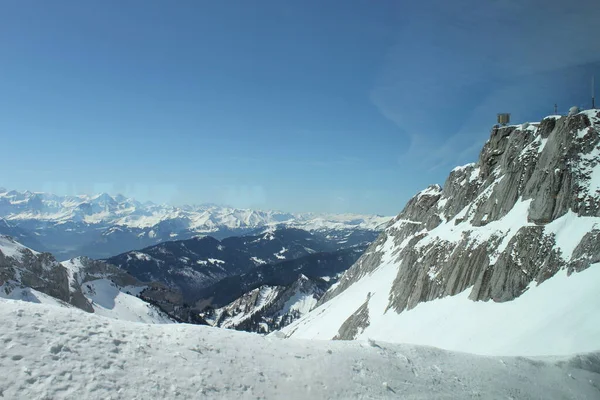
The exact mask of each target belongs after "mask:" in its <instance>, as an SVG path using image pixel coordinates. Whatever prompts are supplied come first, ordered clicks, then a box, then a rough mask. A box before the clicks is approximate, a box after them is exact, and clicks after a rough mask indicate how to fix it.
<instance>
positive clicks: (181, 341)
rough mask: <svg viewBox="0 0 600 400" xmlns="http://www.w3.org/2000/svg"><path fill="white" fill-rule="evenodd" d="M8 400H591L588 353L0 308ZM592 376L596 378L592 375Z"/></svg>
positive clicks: (25, 306)
mask: <svg viewBox="0 0 600 400" xmlns="http://www.w3.org/2000/svg"><path fill="white" fill-rule="evenodd" d="M0 318H1V320H2V322H3V323H2V324H0V342H1V343H2V344H3V346H4V348H3V351H2V353H0V372H2V373H0V396H1V397H3V398H7V399H15V400H19V399H57V400H58V399H73V398H84V399H113V400H115V399H139V400H142V399H176V398H182V399H193V398H196V399H198V398H219V399H257V398H260V399H306V398H314V399H325V398H327V399H354V398H360V399H382V398H404V399H424V398H455V399H466V398H495V399H525V398H543V399H566V398H569V399H571V398H573V399H575V398H578V399H593V398H598V396H599V395H600V374H599V373H598V372H597V371H598V367H599V366H598V357H599V355H600V354H599V353H595V354H586V355H580V356H577V357H572V358H557V357H553V358H544V359H539V358H538V359H528V358H524V357H516V358H513V357H502V358H500V357H485V356H475V355H469V354H464V353H453V352H448V351H444V350H440V349H436V348H431V347H420V346H413V345H401V344H387V343H384V342H376V341H373V340H371V341H369V342H357V341H353V342H325V341H305V340H292V339H287V340H282V339H278V338H275V337H262V336H258V335H253V334H249V333H242V332H233V331H228V330H223V329H217V328H209V327H203V326H194V325H185V324H173V325H144V324H133V323H131V322H125V321H117V320H112V319H107V318H103V317H100V316H96V315H93V314H86V313H83V312H82V311H80V310H77V309H66V308H59V307H53V306H47V305H40V304H32V303H25V302H20V301H12V300H0ZM594 371H596V372H594Z"/></svg>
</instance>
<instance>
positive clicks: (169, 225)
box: [0, 190, 391, 259]
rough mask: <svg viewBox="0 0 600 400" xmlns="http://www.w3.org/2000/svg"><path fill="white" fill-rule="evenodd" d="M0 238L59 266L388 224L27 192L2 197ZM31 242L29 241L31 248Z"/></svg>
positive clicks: (339, 217)
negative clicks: (211, 242)
mask: <svg viewBox="0 0 600 400" xmlns="http://www.w3.org/2000/svg"><path fill="white" fill-rule="evenodd" d="M0 218H2V219H3V220H5V221H6V222H7V223H8V224H10V225H11V228H8V227H3V226H1V225H0V234H8V235H11V234H14V233H15V229H20V230H21V232H26V234H23V235H22V237H25V236H30V237H31V238H32V239H31V240H29V242H28V244H32V245H35V246H38V243H39V248H38V249H39V250H42V251H50V252H52V253H54V254H55V255H57V256H58V257H59V258H61V259H69V258H72V257H76V256H82V255H83V256H88V257H91V258H96V259H98V258H107V257H111V256H114V255H117V254H119V253H122V252H125V251H128V250H131V249H140V248H144V247H148V246H151V245H154V244H157V243H161V242H165V241H169V240H176V239H189V238H192V237H195V236H206V235H210V236H213V237H215V238H217V239H224V238H226V237H230V236H240V235H245V234H252V233H256V232H257V231H260V230H269V229H275V228H276V227H277V226H285V227H290V228H298V229H304V230H307V231H311V232H332V233H336V232H351V231H357V232H374V231H380V230H381V229H383V227H384V226H385V225H386V224H387V223H388V222H389V220H390V219H391V217H382V216H373V215H358V214H317V213H285V212H280V211H260V210H251V209H235V208H229V207H222V206H215V205H210V204H208V205H200V206H194V205H186V206H182V207H175V206H169V205H157V204H154V203H151V202H146V203H140V202H138V201H136V200H134V199H128V198H126V197H125V196H121V195H117V196H114V197H112V196H110V195H108V194H106V193H102V194H99V195H95V196H83V195H82V196H57V195H54V194H48V193H42V192H39V193H34V192H30V191H25V192H18V191H14V190H12V191H6V190H3V191H0ZM33 239H35V240H33Z"/></svg>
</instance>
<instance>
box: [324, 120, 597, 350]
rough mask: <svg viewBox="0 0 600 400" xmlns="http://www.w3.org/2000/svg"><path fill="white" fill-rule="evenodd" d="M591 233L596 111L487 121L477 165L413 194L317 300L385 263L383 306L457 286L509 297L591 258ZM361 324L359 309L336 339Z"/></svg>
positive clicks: (474, 293)
mask: <svg viewBox="0 0 600 400" xmlns="http://www.w3.org/2000/svg"><path fill="white" fill-rule="evenodd" d="M599 230H600V111H597V110H588V111H583V112H580V113H576V114H574V115H570V116H568V117H560V118H559V117H548V118H546V119H544V120H542V121H541V122H540V123H532V124H524V125H516V126H509V127H496V128H494V129H493V130H492V132H491V136H490V139H489V140H488V142H487V143H486V144H485V146H484V147H483V150H482V151H481V154H480V157H479V160H478V162H477V163H473V164H468V165H465V166H463V167H458V168H455V169H454V170H453V171H452V172H451V173H450V175H449V177H448V179H447V181H446V183H445V184H444V187H443V189H442V188H441V187H439V186H437V185H434V186H430V187H429V188H427V189H425V190H423V191H422V192H420V193H419V194H417V195H416V196H415V197H413V198H412V199H411V200H410V201H409V202H408V203H407V205H406V206H405V208H404V210H402V212H401V213H400V214H399V215H398V216H397V217H396V218H395V219H394V220H392V221H391V222H390V224H389V225H388V227H387V228H386V229H385V230H384V232H383V233H382V234H381V235H380V236H379V238H378V239H377V240H376V241H375V242H374V243H373V244H372V245H371V246H370V247H369V248H368V249H367V251H366V252H365V254H364V255H363V256H362V257H361V258H360V259H359V260H358V261H357V262H356V263H355V264H354V266H352V267H351V268H350V269H349V270H348V271H347V272H346V273H345V274H344V276H343V277H342V278H341V279H340V281H339V283H338V284H337V285H335V286H334V287H332V288H331V289H330V290H329V291H328V292H327V293H326V294H325V295H324V296H323V297H322V299H321V300H320V302H319V304H323V303H325V302H327V301H330V300H332V299H334V298H335V297H336V296H337V295H339V294H340V293H342V292H343V291H345V290H347V289H348V288H350V287H351V286H352V285H354V284H355V283H357V282H358V281H360V280H361V279H362V278H363V277H365V276H367V275H369V274H372V273H374V271H376V270H378V269H379V268H380V267H382V266H383V265H388V264H390V263H393V264H394V265H397V274H396V277H395V279H394V281H393V284H392V286H391V290H390V292H389V302H388V305H387V308H386V312H388V311H393V312H397V313H401V312H403V311H404V310H407V309H412V308H414V307H415V306H416V305H417V304H419V303H421V302H426V301H430V300H433V299H437V298H441V297H445V296H452V295H456V294H458V293H460V292H463V291H464V290H467V289H468V290H470V294H469V298H470V299H471V300H474V301H489V300H492V301H496V302H504V301H510V300H513V299H515V298H516V297H519V296H520V295H521V294H522V293H523V292H524V291H526V290H527V288H528V287H529V286H530V285H531V284H534V285H539V284H542V283H543V282H544V281H545V280H547V279H548V278H550V277H552V276H553V275H554V274H556V273H557V271H559V270H561V269H567V271H568V272H569V273H571V272H573V271H582V270H584V269H586V268H588V267H589V266H590V265H591V264H593V263H596V262H598V260H600V232H599ZM565 232H567V233H565ZM365 304H367V303H365ZM365 309H367V314H366V316H365ZM365 321H368V307H367V308H365V305H363V306H361V307H359V308H358V309H357V310H356V312H355V313H354V314H353V315H351V316H350V317H349V318H348V319H347V321H346V323H344V324H343V326H341V327H340V330H339V333H338V335H337V336H336V337H337V338H340V339H352V338H354V337H355V336H356V332H357V331H358V330H359V328H360V327H363V325H364V324H365ZM367 323H368V322H367Z"/></svg>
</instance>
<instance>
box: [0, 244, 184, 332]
mask: <svg viewBox="0 0 600 400" xmlns="http://www.w3.org/2000/svg"><path fill="white" fill-rule="evenodd" d="M148 289H149V290H148ZM144 290H146V291H147V292H148V293H151V292H152V291H153V289H152V288H149V287H148V285H144V284H142V283H141V282H139V281H138V280H136V279H135V278H133V277H132V276H130V275H129V274H127V273H125V272H123V271H121V270H119V269H117V268H115V267H113V266H111V265H107V264H105V263H102V262H98V261H93V260H90V259H87V258H85V257H79V258H75V259H72V260H69V261H65V262H63V263H59V262H57V261H56V259H55V258H54V257H53V256H52V255H51V254H50V253H38V252H36V251H33V250H31V249H29V248H27V247H25V246H23V245H21V244H20V243H18V242H16V241H15V240H14V239H12V238H10V237H7V236H0V297H2V298H7V299H13V300H23V301H29V302H34V303H45V304H53V305H60V306H63V307H77V308H80V309H82V310H84V311H87V312H91V313H96V314H99V315H104V316H107V317H110V318H115V319H125V320H128V321H136V322H147V323H172V322H173V319H172V318H170V317H168V316H167V314H165V313H164V312H163V311H161V310H159V309H158V308H157V307H155V306H154V305H151V304H149V303H148V302H146V301H144V300H142V299H141V298H139V297H138V296H139V295H140V294H141V292H142V291H144Z"/></svg>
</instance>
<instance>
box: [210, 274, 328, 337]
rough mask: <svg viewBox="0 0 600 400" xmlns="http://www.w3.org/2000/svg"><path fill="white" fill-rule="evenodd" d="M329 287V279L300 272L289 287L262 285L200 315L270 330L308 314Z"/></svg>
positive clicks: (237, 326)
mask: <svg viewBox="0 0 600 400" xmlns="http://www.w3.org/2000/svg"><path fill="white" fill-rule="evenodd" d="M329 286H331V285H330V284H328V282H327V281H324V280H322V279H319V278H309V277H307V276H305V275H303V274H300V275H299V276H298V278H297V279H296V280H295V281H294V282H292V283H291V284H289V285H287V286H282V285H262V286H260V287H258V288H256V289H253V290H251V291H249V292H247V293H244V294H243V295H242V296H240V297H239V298H237V299H236V300H234V301H232V302H231V303H229V304H227V305H226V306H223V307H220V308H216V309H209V310H204V311H203V312H201V313H200V315H201V316H202V318H204V320H205V321H206V322H208V324H209V325H212V326H218V327H221V328H229V329H237V330H241V331H247V332H257V333H269V332H271V331H273V330H277V329H280V328H283V327H284V326H286V325H289V324H290V323H291V322H293V321H295V320H297V319H298V318H300V317H301V316H303V315H305V314H307V313H308V312H309V311H310V310H311V309H312V308H313V307H314V306H315V305H316V304H317V301H318V300H319V298H320V297H321V296H322V295H323V294H324V293H325V291H326V290H327V289H328V288H329Z"/></svg>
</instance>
